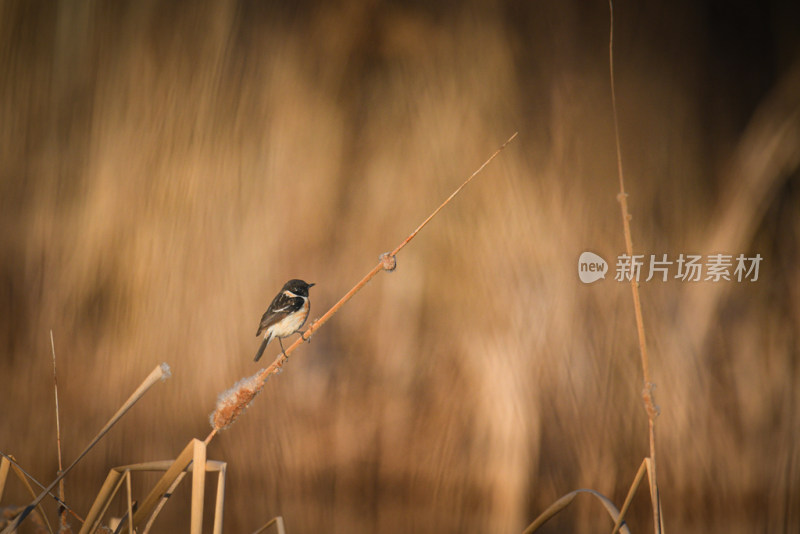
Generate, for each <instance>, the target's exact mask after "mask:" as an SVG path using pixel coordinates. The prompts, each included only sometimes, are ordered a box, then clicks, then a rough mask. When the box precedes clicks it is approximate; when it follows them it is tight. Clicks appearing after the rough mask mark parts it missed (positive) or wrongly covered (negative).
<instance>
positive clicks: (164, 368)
mask: <svg viewBox="0 0 800 534" xmlns="http://www.w3.org/2000/svg"><path fill="white" fill-rule="evenodd" d="M169 377H170V370H169V366H168V365H167V364H166V363H162V364H161V365H157V366H156V367H155V369H153V370H152V371H151V373H150V374H149V375H148V376H147V378H145V379H144V382H142V383H141V384H140V385H139V387H138V388H137V389H136V391H134V392H133V393H132V394H131V396H130V397H128V400H127V401H125V404H123V405H122V407H120V409H119V410H117V413H115V414H114V415H113V416H112V417H111V419H109V420H108V422H107V423H106V424H105V426H104V427H103V428H101V429H100V432H98V433H97V435H96V436H95V437H94V439H93V440H92V441H91V442H90V443H89V445H87V446H86V448H84V449H83V451H82V452H81V453H80V454H79V455H78V457H77V458H75V460H74V461H73V462H72V463H71V464H70V465H69V466H68V467H67V468H66V469H64V470H63V471H61V472H60V473H59V475H58V476H57V477H56V479H55V480H54V481H53V482H51V483H50V485H49V486H47V488H45V489H44V490H43V491H42V492H41V493H40V494H39V495H38V496H37V497H36V499H34V500H33V501H32V502H31V503H30V504H28V506H26V507H25V510H24V511H23V512H22V513H21V514H19V515H18V516H17V518H16V519H15V520H14V522H13V523H11V524H10V525H9V526H8V527H6V528H5V529H3V531H2V532H1V533H0V534H11V533H12V532H15V531H16V530H17V528H18V527H19V525H20V523H22V522H23V521H24V520H25V518H26V517H28V515H29V514H30V513H31V510H33V509H34V508H35V507H36V506H37V505H38V504H39V503H40V502H42V499H44V498H45V496H47V495H48V494H49V493H50V492H51V491H52V490H53V488H54V487H56V484H58V483H59V482H61V480H62V479H63V478H64V477H65V476H67V473H69V472H70V471H71V470H72V468H73V467H75V466H76V465H77V464H78V462H80V461H81V460H82V459H83V457H84V456H86V454H88V452H89V451H90V450H91V449H92V448H93V447H94V446H95V445H97V442H99V441H100V440H101V439H102V438H103V436H105V435H106V433H107V432H108V431H109V430H111V427H113V426H114V425H115V424H116V423H117V421H119V420H120V419H121V418H122V416H124V415H125V414H126V413H127V412H128V410H130V409H131V408H132V407H133V405H134V404H136V402H137V401H138V400H139V399H141V398H142V397H143V396H144V394H145V393H147V391H148V390H149V389H150V388H151V387H152V386H153V385H154V384H155V383H156V382H158V381H159V380H166V379H167V378H169Z"/></svg>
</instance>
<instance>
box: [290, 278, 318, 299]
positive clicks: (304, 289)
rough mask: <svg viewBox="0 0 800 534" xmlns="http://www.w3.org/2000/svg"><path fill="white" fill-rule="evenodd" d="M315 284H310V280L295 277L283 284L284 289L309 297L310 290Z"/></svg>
mask: <svg viewBox="0 0 800 534" xmlns="http://www.w3.org/2000/svg"><path fill="white" fill-rule="evenodd" d="M313 285H314V284H309V283H308V282H304V281H303V280H298V279H294V280H289V281H288V282H286V284H285V285H284V286H283V290H284V291H291V292H292V293H294V294H295V295H297V296H300V297H307V296H308V290H309V288H310V287H311V286H313Z"/></svg>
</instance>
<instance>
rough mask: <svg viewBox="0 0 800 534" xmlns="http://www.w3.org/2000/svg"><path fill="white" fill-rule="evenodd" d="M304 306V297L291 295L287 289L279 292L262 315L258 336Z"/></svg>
mask: <svg viewBox="0 0 800 534" xmlns="http://www.w3.org/2000/svg"><path fill="white" fill-rule="evenodd" d="M302 307H303V298H302V297H294V296H289V294H288V293H287V292H285V291H281V292H280V293H278V294H277V295H276V296H275V298H274V299H273V300H272V303H271V304H270V305H269V308H267V311H265V312H264V315H262V316H261V323H260V324H259V325H258V332H256V336H260V335H261V332H263V331H264V330H265V329H267V328H269V327H270V326H272V325H274V324H275V323H277V322H278V321H280V320H281V319H283V318H284V317H286V316H287V315H289V314H290V313H294V312H296V311H297V310H299V309H300V308H302Z"/></svg>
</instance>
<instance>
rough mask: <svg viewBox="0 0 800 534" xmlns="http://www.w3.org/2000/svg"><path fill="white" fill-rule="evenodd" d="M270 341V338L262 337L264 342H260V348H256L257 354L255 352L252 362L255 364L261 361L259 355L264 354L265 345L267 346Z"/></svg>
mask: <svg viewBox="0 0 800 534" xmlns="http://www.w3.org/2000/svg"><path fill="white" fill-rule="evenodd" d="M270 341H272V336H265V337H264V341H262V342H261V346H260V347H258V352H256V357H255V359H254V360H253V361H254V362H257V361H258V360H260V359H261V355H262V354H264V349H266V348H267V345H269V342H270Z"/></svg>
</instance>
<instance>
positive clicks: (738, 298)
mask: <svg viewBox="0 0 800 534" xmlns="http://www.w3.org/2000/svg"><path fill="white" fill-rule="evenodd" d="M616 10H617V11H616V41H615V47H616V67H617V93H618V95H617V96H618V99H619V100H618V101H619V111H620V120H621V135H622V147H623V157H624V163H625V166H626V167H625V168H626V179H627V189H628V191H629V193H630V206H631V210H632V212H633V217H634V218H633V233H634V246H635V248H636V250H637V251H639V252H641V253H646V254H650V253H654V254H662V253H668V254H670V255H672V256H677V254H679V253H698V254H712V253H717V252H724V253H730V254H734V255H736V254H739V253H745V254H747V255H754V254H755V253H760V254H761V255H762V256H763V257H764V261H763V264H762V266H761V272H760V277H759V280H758V282H756V283H749V282H747V283H744V282H743V283H736V282H720V283H718V284H713V287H712V284H711V283H707V284H695V285H692V284H689V283H685V282H679V281H674V280H673V281H669V282H667V283H662V282H657V281H651V282H648V283H643V284H642V298H643V305H644V313H645V322H646V326H647V328H648V335H649V336H650V337H649V339H650V345H651V350H652V355H651V357H652V361H653V375H654V377H655V380H656V382H657V385H658V389H657V390H656V395H657V397H656V400H657V402H658V404H659V405H660V406H661V409H662V415H661V417H660V418H659V420H658V436H659V454H660V456H659V458H658V466H659V470H660V482H661V488H662V492H663V500H664V513H665V518H666V523H667V528H668V529H669V530H670V531H672V532H710V531H717V532H752V531H754V530H758V531H770V532H774V531H795V530H797V529H798V528H799V527H800V515H798V512H797V510H796V509H795V508H794V507H795V506H796V504H797V502H798V501H800V463H799V462H800V458H798V451H799V450H800V446H798V441H797V439H798V433H799V432H800V413H798V401H799V400H800V393H798V390H797V389H795V386H796V385H797V384H798V373H800V368H799V367H798V364H797V357H798V353H799V352H800V351H799V350H798V346H799V338H798V332H800V284H798V282H797V278H796V275H797V272H798V271H797V265H798V261H800V250H799V247H798V235H799V234H800V211H799V210H798V205H800V189H799V188H798V184H799V183H800V182H798V174H797V161H796V157H794V155H796V154H798V153H800V150H795V149H796V148H797V147H798V146H800V143H797V144H792V143H794V142H795V141H797V139H798V136H797V132H798V126H797V123H798V119H797V116H798V115H797V109H798V107H797V106H798V100H800V91H797V92H793V91H792V90H791V89H792V87H793V86H792V85H791V84H792V83H795V82H793V81H792V78H791V77H792V75H793V74H792V73H794V76H795V77H796V76H797V69H798V67H797V66H796V65H795V66H793V61H795V60H796V59H797V51H798V35H797V32H796V29H797V27H799V26H800V13H798V8H797V7H796V6H794V5H793V4H792V3H791V2H788V1H786V2H764V3H760V4H758V6H756V5H751V4H750V3H747V2H724V1H707V2H695V1H689V0H678V1H675V2H669V3H661V4H660V5H655V4H654V3H647V4H646V5H642V4H640V3H638V2H630V1H620V2H618V3H617V5H616ZM607 40H608V6H607V4H606V3H605V2H602V1H598V2H594V3H591V4H590V3H588V2H577V1H572V2H564V1H553V2H513V1H510V2H504V3H495V2H474V3H469V4H461V3H455V2H448V3H442V4H436V5H431V6H429V5H427V4H426V3H424V2H423V3H420V2H391V3H379V2H340V3H328V2H299V3H289V4H287V5H273V4H270V3H262V2H234V1H229V2H223V1H220V2H154V1H137V2H87V1H63V2H59V3H57V5H54V4H53V3H50V2H36V1H16V2H14V1H3V2H0V69H1V70H0V103H1V104H2V108H1V109H2V111H0V151H1V152H0V155H1V156H0V161H2V165H0V176H2V180H0V206H2V207H1V208H0V220H1V221H2V228H3V231H2V234H0V237H1V240H0V251H1V252H2V254H1V255H0V258H1V259H0V277H1V278H0V316H1V317H2V321H0V327H1V329H0V343H2V351H1V352H0V379H1V380H2V386H1V387H0V410H1V411H2V416H0V449H1V450H3V451H4V452H7V453H12V454H14V455H16V457H17V458H18V460H19V461H20V462H21V463H22V464H23V465H24V466H26V467H27V468H28V469H29V470H30V471H31V472H32V473H33V474H34V475H36V476H37V477H38V478H39V479H40V480H42V481H45V482H46V481H49V480H51V479H52V478H53V477H54V476H55V471H56V469H57V466H56V448H55V447H56V446H55V418H54V413H53V412H54V408H53V394H52V379H51V375H52V367H51V358H50V346H49V336H48V331H49V329H52V330H53V332H54V337H55V344H56V352H57V355H58V367H59V390H60V395H61V409H62V414H61V416H62V418H61V426H62V432H63V443H64V456H65V461H67V462H68V461H70V460H71V459H72V458H74V457H75V455H77V454H78V452H79V451H80V450H81V448H82V447H83V446H84V445H85V444H86V443H87V442H88V440H89V439H90V438H91V436H92V435H93V434H94V433H95V432H96V430H97V429H99V427H100V426H101V425H102V424H103V423H104V422H105V420H106V418H107V417H108V416H110V414H112V413H113V412H114V411H115V410H116V408H117V407H118V405H119V404H120V403H121V402H122V401H123V400H124V399H125V398H126V397H127V396H128V395H129V394H130V392H131V391H132V390H133V388H135V387H136V385H138V383H139V382H140V381H141V380H142V379H143V378H144V376H146V374H147V373H148V372H149V371H150V370H151V369H152V368H153V366H154V365H156V364H157V363H159V362H161V361H166V362H168V363H169V364H170V365H171V366H172V369H173V372H174V376H173V378H172V379H171V380H170V381H168V382H166V383H165V384H163V385H159V386H157V387H156V388H155V389H154V390H153V392H151V393H150V394H149V395H148V396H147V397H146V398H145V399H143V400H142V402H141V403H140V404H139V405H137V406H136V407H135V408H134V409H133V410H132V412H131V413H130V414H129V415H128V416H126V418H125V419H124V420H123V422H122V423H120V425H119V426H118V427H117V428H115V429H114V430H113V431H112V432H111V434H110V435H109V436H108V437H107V439H106V440H105V441H104V442H103V443H102V444H101V447H99V448H98V449H96V450H95V451H94V452H93V453H92V455H91V456H90V457H88V458H87V459H86V460H85V461H84V462H83V463H82V464H81V465H80V467H79V468H77V469H76V471H75V472H74V473H73V474H72V475H70V476H69V477H68V478H67V484H66V491H67V499H68V501H69V502H70V503H71V504H72V505H73V506H74V507H75V508H76V509H77V510H79V511H81V512H83V513H85V511H86V510H87V509H88V506H89V504H90V502H91V499H92V498H93V497H94V494H95V493H96V491H97V490H98V489H99V487H100V484H101V482H102V480H103V479H104V478H105V476H106V474H107V472H108V469H110V468H111V467H112V466H115V465H124V464H128V463H134V462H140V461H147V460H157V459H166V458H171V457H174V456H175V455H176V454H177V453H178V452H179V451H180V450H181V449H182V448H183V446H184V445H185V444H186V443H187V442H188V440H189V439H190V438H192V437H200V438H202V437H204V436H205V435H206V434H207V433H208V430H209V427H208V419H207V417H208V414H209V412H210V411H211V410H212V409H213V406H214V402H215V399H216V396H217V394H218V393H219V392H220V391H222V390H224V389H226V388H227V387H229V386H230V385H232V384H233V383H234V382H235V381H236V380H238V379H239V378H240V377H242V376H245V375H249V374H252V373H253V372H254V371H255V370H256V368H257V367H256V365H255V364H253V362H252V358H253V355H254V353H255V350H256V348H257V346H258V340H257V339H256V338H255V337H254V333H255V330H256V326H257V323H258V319H259V318H260V316H261V313H262V312H263V311H264V309H265V307H266V305H267V304H268V302H269V299H271V298H272V296H273V295H274V293H275V292H276V291H277V290H278V288H279V287H280V286H281V285H282V284H283V283H284V282H285V281H286V280H287V279H289V278H293V277H300V278H304V279H306V280H310V281H313V282H316V283H317V285H316V286H315V287H314V289H313V290H312V291H311V297H312V299H311V300H312V318H313V317H314V316H319V315H321V314H322V313H323V312H324V311H325V310H326V309H327V308H328V307H330V306H331V305H332V304H333V303H334V302H335V301H336V299H338V298H339V297H340V296H341V295H342V294H343V293H344V292H345V291H346V290H347V289H349V288H350V287H351V286H352V284H353V283H355V282H356V281H357V280H358V279H359V278H360V277H361V276H362V275H363V274H365V273H366V272H367V271H368V270H369V269H370V268H371V267H372V266H373V265H374V264H375V262H376V261H377V258H378V255H379V254H380V253H382V252H384V251H387V250H390V249H391V248H393V247H394V246H395V245H396V244H397V243H398V242H399V241H400V240H402V238H404V237H405V236H406V235H407V234H408V232H410V231H411V230H412V229H413V228H414V227H415V226H416V225H417V224H418V223H419V222H420V221H421V220H422V219H423V218H424V217H425V216H426V215H427V214H428V213H429V212H430V210H431V209H433V208H434V207H435V206H436V205H438V203H439V202H440V201H441V200H442V199H443V198H444V197H445V196H447V194H449V192H450V191H451V190H452V189H453V188H454V187H455V186H457V185H458V184H459V183H460V182H461V181H462V180H463V179H464V178H465V177H466V176H468V175H469V174H470V173H471V172H472V171H473V170H474V169H475V168H477V166H478V165H479V164H480V163H481V162H482V161H483V160H484V159H485V158H486V157H487V156H488V155H489V154H491V152H492V151H493V150H494V149H495V148H496V147H497V146H498V145H499V144H500V143H501V142H502V141H503V140H505V139H506V138H507V137H508V136H509V135H510V134H511V133H513V132H514V131H516V130H519V132H520V135H519V138H518V139H517V140H516V141H515V142H514V143H513V144H512V145H510V146H509V147H508V148H507V149H506V151H505V152H504V153H503V154H502V155H501V156H500V157H499V158H498V160H496V161H495V162H494V163H493V164H492V165H491V166H490V167H489V168H488V169H487V170H486V171H485V173H484V174H483V175H481V176H480V177H479V178H478V179H477V180H476V181H475V182H474V183H473V184H471V185H470V186H469V187H468V188H467V189H466V190H465V191H464V193H463V195H462V196H460V197H459V198H458V199H457V200H456V202H454V203H453V204H451V205H450V206H448V207H447V209H446V210H445V211H444V212H443V213H442V214H441V216H440V217H439V218H437V219H436V220H435V221H434V223H433V224H432V225H431V226H429V227H428V228H426V229H425V231H424V232H423V233H422V234H420V235H419V236H418V238H417V239H416V240H415V241H414V242H413V243H412V245H411V246H410V247H407V248H406V249H405V250H404V251H403V252H402V253H401V255H400V256H399V257H398V269H397V271H396V272H394V273H392V274H381V275H380V276H379V277H378V278H377V279H376V280H375V281H373V282H372V283H371V284H370V285H369V286H368V287H367V288H366V289H365V290H364V291H362V292H361V293H360V294H359V295H358V296H357V298H356V299H355V300H353V301H351V303H350V304H348V305H347V307H346V308H344V309H343V310H342V311H341V312H340V313H339V314H338V315H337V316H336V317H335V318H334V320H332V321H331V322H329V323H328V325H327V326H326V327H325V328H323V329H322V330H320V331H319V332H318V333H317V334H316V335H315V337H314V338H313V342H312V343H311V344H309V345H306V346H304V347H303V348H302V349H301V350H300V351H298V352H296V353H295V354H296V356H294V357H292V358H291V360H290V362H289V364H288V365H287V367H286V369H285V372H284V373H283V374H282V375H281V376H280V377H278V378H276V379H273V380H272V381H271V382H270V383H269V384H268V386H267V388H266V389H265V392H264V393H263V394H262V395H261V396H260V397H259V398H258V399H257V400H256V401H255V403H254V404H253V406H252V407H251V408H250V410H249V411H248V412H247V413H246V414H245V415H244V416H243V418H242V419H240V420H239V422H238V423H237V424H236V425H234V426H233V427H232V428H231V429H230V430H227V431H226V432H224V433H223V434H222V435H221V436H219V437H218V438H217V439H216V440H215V441H214V442H213V443H212V446H211V448H210V451H209V457H210V458H213V459H219V460H224V461H227V462H228V464H229V471H228V473H229V485H228V493H227V502H226V517H225V523H226V530H227V531H228V532H248V531H252V530H253V529H254V528H255V527H256V526H258V525H260V524H262V523H263V522H265V521H266V520H267V519H268V518H270V517H272V516H274V515H278V514H280V515H283V516H284V518H285V520H286V524H287V527H288V529H289V532H291V533H292V534H298V533H303V532H322V531H326V532H387V533H392V532H398V533H399V532H459V533H461V532H517V531H519V530H521V529H522V528H523V527H524V526H525V525H526V524H527V523H528V522H529V521H530V520H531V519H532V518H534V517H535V516H536V515H538V513H539V512H541V511H542V510H543V509H544V508H545V507H546V506H547V505H548V504H550V503H551V502H552V501H553V500H555V499H556V498H557V497H558V496H560V495H562V494H564V493H566V492H568V491H570V490H573V489H576V488H578V487H590V488H594V489H596V490H599V491H601V492H603V493H605V494H607V495H608V496H610V497H612V498H613V499H615V501H616V502H617V503H621V502H622V500H623V498H624V495H625V492H626V491H627V487H628V484H629V483H630V481H631V479H632V478H633V476H634V473H635V472H636V469H637V468H638V466H639V463H640V462H641V460H642V458H643V457H644V456H645V455H646V454H647V433H646V417H645V414H644V410H643V409H642V405H641V401H640V390H641V387H642V383H641V370H640V365H639V356H638V351H637V344H636V332H635V326H634V321H633V311H632V305H631V299H630V288H629V287H628V285H627V284H622V283H619V282H615V281H614V280H613V279H612V278H613V272H612V273H610V275H609V276H608V278H607V279H606V280H605V281H603V282H598V283H596V284H594V285H591V286H584V285H583V284H581V283H580V282H579V280H578V278H577V273H576V263H577V258H578V256H579V254H580V253H581V252H583V251H584V250H592V251H594V252H596V253H598V254H600V255H602V256H603V257H605V258H606V259H607V260H609V262H610V263H611V264H612V265H611V268H612V270H613V263H614V261H615V258H616V256H617V255H618V254H620V253H621V252H622V251H623V250H624V242H623V236H622V230H621V224H620V216H619V206H618V204H617V201H616V198H615V197H616V194H617V191H618V185H617V179H616V169H615V160H614V146H613V129H612V127H613V126H612V117H611V114H610V99H609V86H608V48H607V45H608V43H607ZM787 79H788V80H789V81H788V82H787V81H786V80H787ZM781 84H783V85H781ZM787 86H788V89H787V88H786V87H787ZM781 87H783V89H781ZM759 120H760V121H761V122H760V123H758V124H761V126H760V129H759V128H755V129H754V126H753V125H754V124H755V123H756V122H757V121H759ZM787 124H788V126H787ZM787 132H788V133H787ZM792 135H794V136H795V137H794V138H792ZM773 138H774V139H773ZM775 139H777V140H776V141H775V143H778V146H779V147H782V148H783V151H779V153H778V154H777V155H776V154H774V153H772V152H769V151H767V150H762V148H763V146H769V147H773V146H775V145H774V144H770V143H769V141H770V140H775ZM759 143H761V144H759ZM748 155H749V158H750V159H747V157H748ZM742 158H745V159H744V160H742ZM742 161H747V162H749V163H750V164H752V166H754V168H757V169H761V170H762V171H763V172H760V173H758V172H750V171H751V170H752V169H751V168H750V167H748V166H747V165H746V164H742ZM742 169H744V171H746V172H740V171H741V170H742ZM737 173H738V174H737ZM751 182H752V183H751ZM748 184H749V185H748ZM737 202H738V204H737ZM740 206H743V209H744V211H743V212H742V213H739V212H738V211H735V212H733V214H734V215H735V216H734V217H730V215H731V210H734V209H735V210H738V209H739V207H740ZM726 210H727V211H726ZM725 213H728V218H726V217H725V216H724V214H725ZM734 223H735V225H738V226H736V227H735V228H733V227H729V226H726V225H730V224H734ZM712 246H714V247H719V250H717V249H714V250H712V249H710V247H712ZM276 349H277V347H270V351H268V355H267V356H266V359H267V361H269V360H271V358H272V357H274V355H275V350H276ZM142 480H144V481H142V482H137V484H138V485H139V489H140V491H144V490H145V489H146V487H147V484H149V483H152V479H150V480H149V481H148V480H147V479H142ZM185 486H186V487H183V488H182V489H181V490H180V491H179V492H178V494H177V495H176V497H175V498H174V499H173V502H171V503H170V504H169V506H167V508H166V509H165V512H164V514H163V515H162V517H161V518H160V519H159V521H160V523H159V524H160V525H161V527H160V531H161V532H170V531H173V529H178V531H182V529H183V528H185V527H184V526H182V525H183V521H185V519H186V518H187V517H188V499H187V498H186V495H187V494H188V485H185ZM135 489H136V485H135ZM8 491H9V493H8V494H7V495H6V497H5V498H4V503H3V504H8V503H22V502H27V499H26V498H25V497H24V496H23V495H22V494H21V492H20V491H19V487H18V485H17V484H10V485H9V488H8ZM140 494H141V493H140ZM115 512H116V513H118V514H121V513H122V511H121V509H120V510H116V511H115ZM607 525H610V523H608V521H607V519H606V517H605V516H604V512H602V511H601V510H600V507H599V506H598V505H597V503H595V502H593V501H590V500H589V499H588V498H587V499H586V500H585V501H584V500H582V499H578V501H577V503H576V505H574V508H572V509H570V510H569V511H567V513H566V514H564V515H563V516H562V517H560V518H559V519H557V520H555V521H554V522H553V523H552V524H551V525H549V526H548V529H549V530H547V532H563V531H572V532H598V531H603V530H604V529H605V528H607ZM179 526H180V527H179ZM631 526H632V528H633V529H634V531H635V532H647V531H648V530H649V529H650V528H651V526H650V515H649V499H648V497H647V496H646V495H645V492H644V491H642V492H641V493H640V495H639V496H638V497H637V500H636V504H635V506H634V510H633V515H632V517H631Z"/></svg>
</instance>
